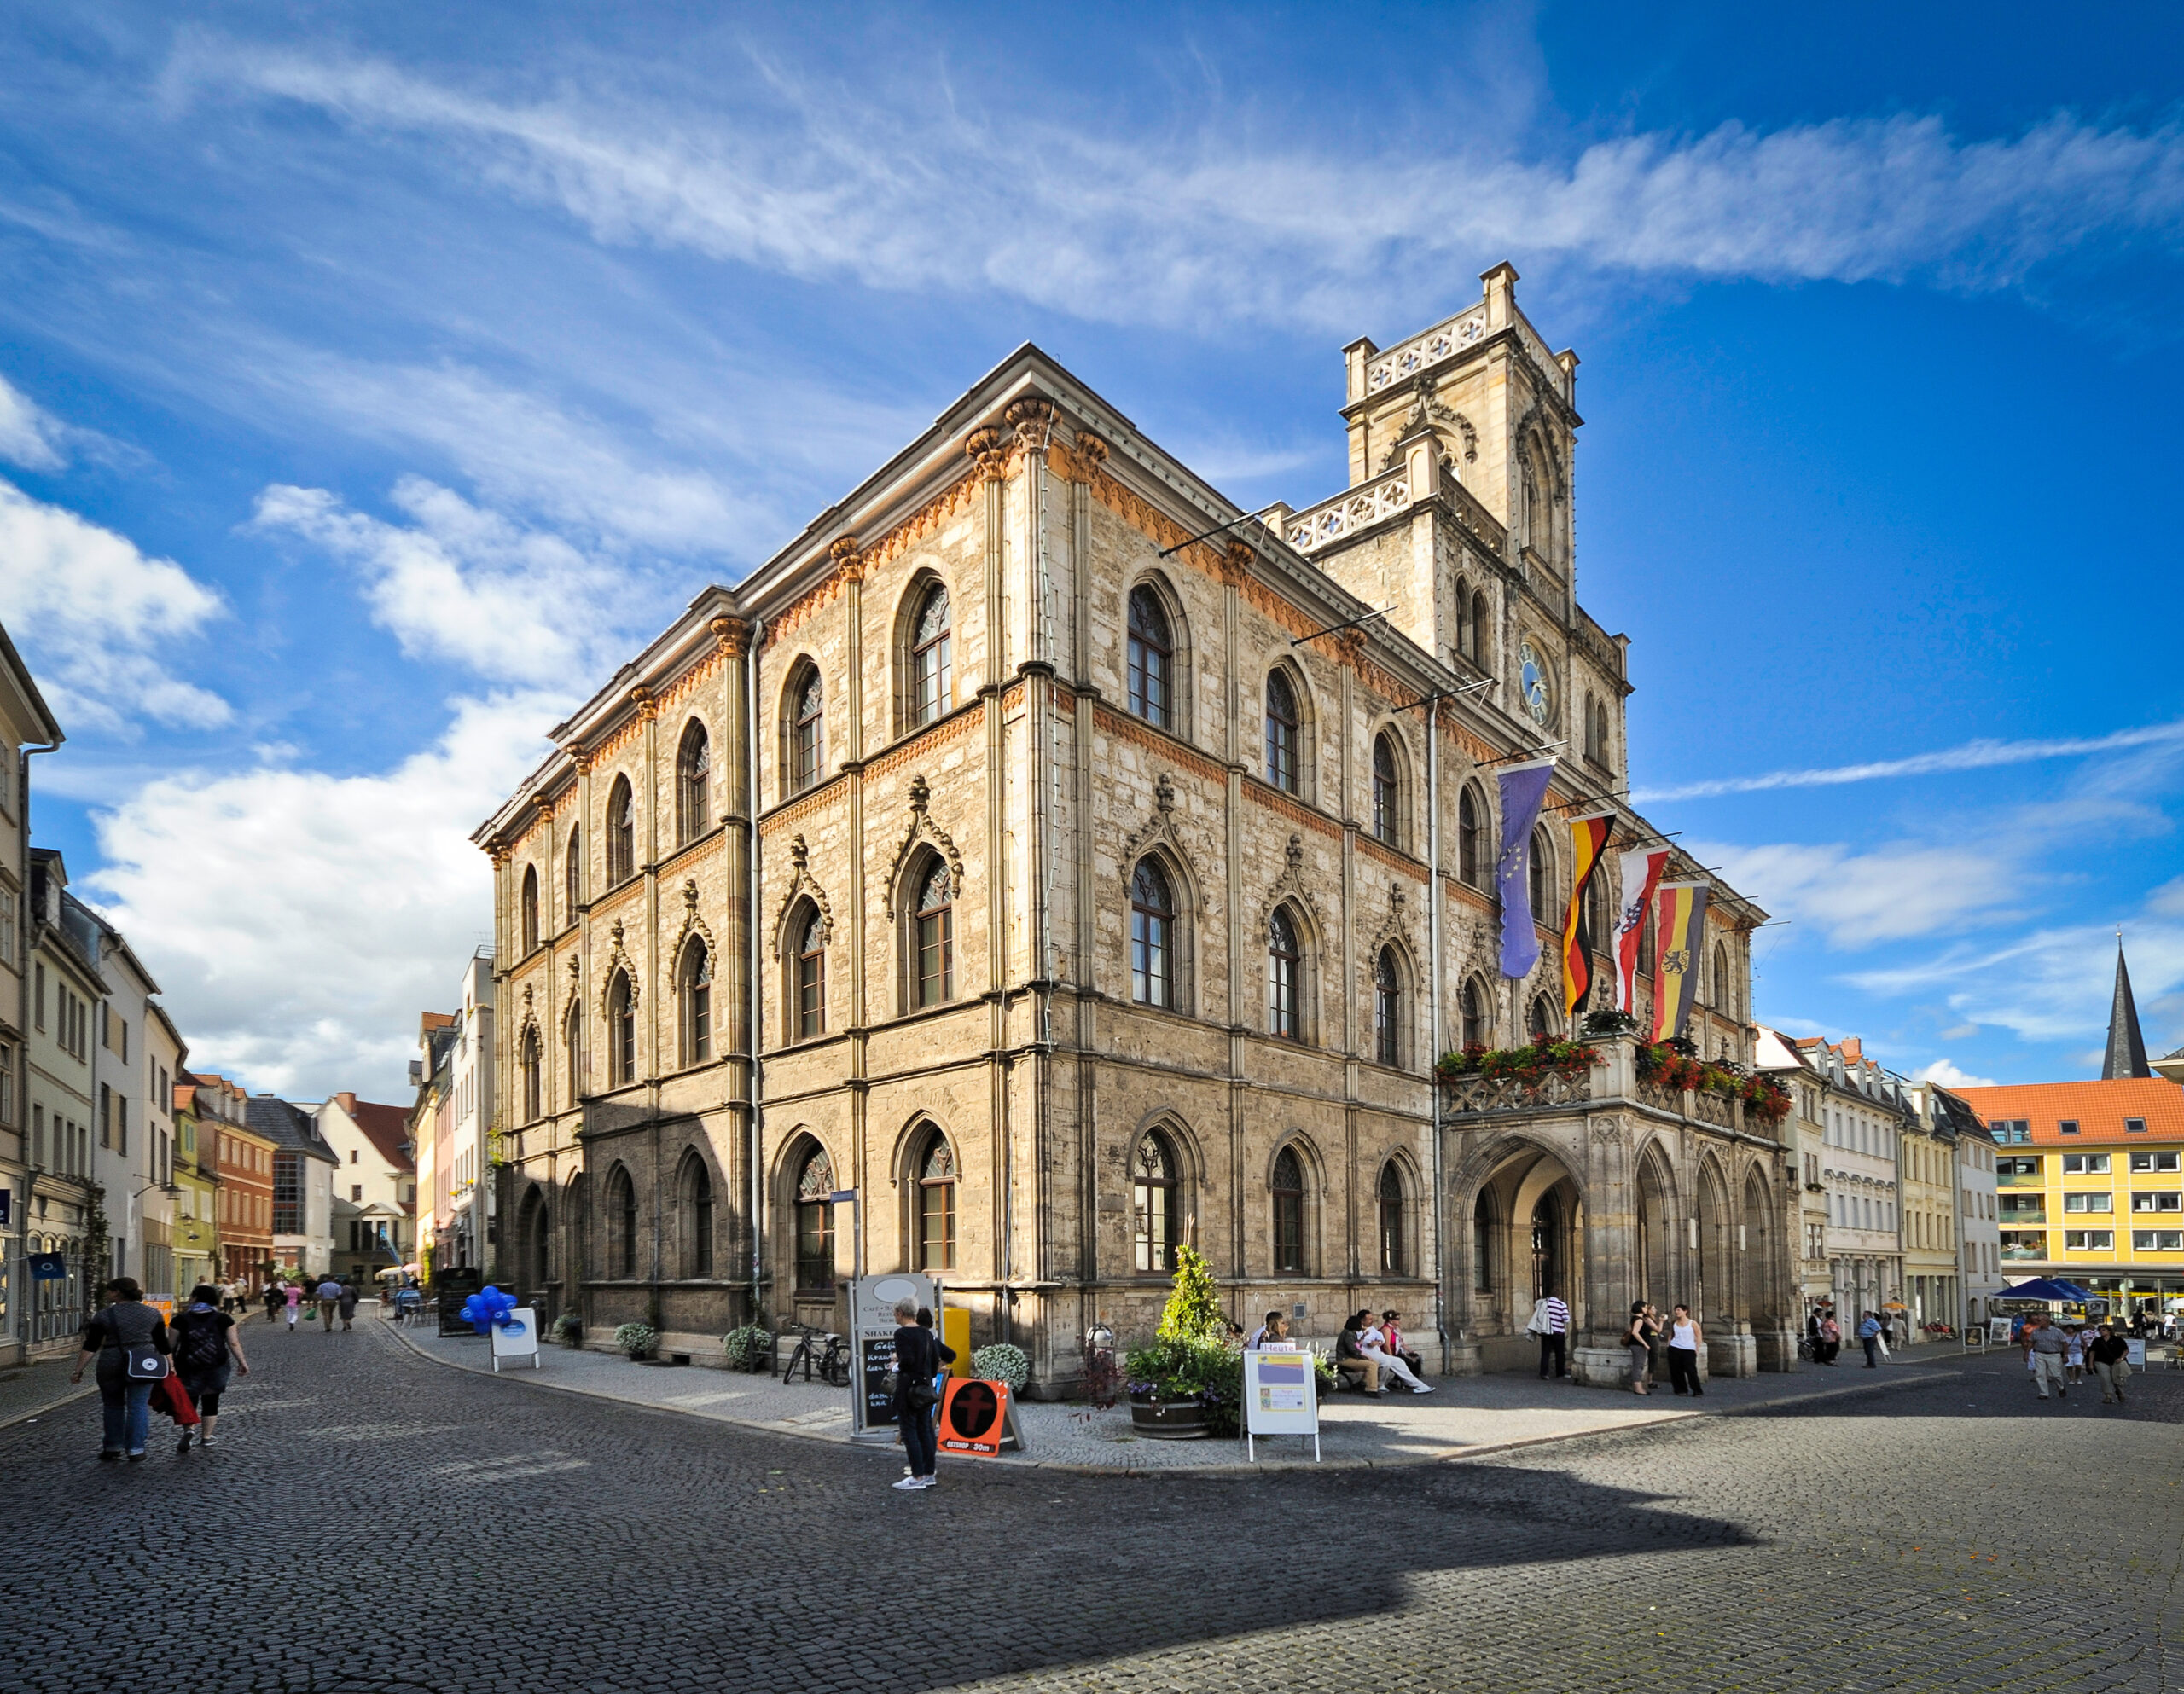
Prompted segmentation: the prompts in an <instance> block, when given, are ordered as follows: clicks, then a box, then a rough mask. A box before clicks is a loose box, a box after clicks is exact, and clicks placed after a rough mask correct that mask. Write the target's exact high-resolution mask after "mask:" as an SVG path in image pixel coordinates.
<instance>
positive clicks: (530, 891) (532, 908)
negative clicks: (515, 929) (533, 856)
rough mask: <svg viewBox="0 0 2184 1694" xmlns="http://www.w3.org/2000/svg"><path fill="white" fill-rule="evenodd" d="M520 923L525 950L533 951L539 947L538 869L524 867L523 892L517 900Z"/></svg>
mask: <svg viewBox="0 0 2184 1694" xmlns="http://www.w3.org/2000/svg"><path fill="white" fill-rule="evenodd" d="M517 906H518V908H519V911H518V922H519V925H520V928H521V930H522V931H523V950H524V951H525V952H526V953H530V952H531V951H533V950H534V949H536V948H537V945H538V867H537V866H536V865H526V866H525V867H523V892H522V893H521V895H520V896H518V899H517Z"/></svg>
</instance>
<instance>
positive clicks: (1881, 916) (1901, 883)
mask: <svg viewBox="0 0 2184 1694" xmlns="http://www.w3.org/2000/svg"><path fill="white" fill-rule="evenodd" d="M1692 850H1693V852H1695V853H1698V854H1699V855H1700V856H1702V857H1703V858H1705V859H1706V860H1709V861H1717V862H1719V863H1720V864H1721V866H1722V872H1723V874H1724V875H1725V876H1726V878H1727V879H1728V882H1729V884H1730V885H1731V886H1732V887H1734V888H1736V889H1739V890H1740V891H1742V892H1744V893H1745V894H1747V895H1750V896H1751V897H1752V898H1753V899H1755V900H1757V902H1759V903H1760V904H1761V905H1762V906H1763V907H1765V908H1767V909H1768V910H1769V912H1770V913H1772V914H1775V916H1777V917H1787V918H1789V919H1791V920H1793V921H1795V922H1797V923H1800V924H1805V925H1810V926H1812V927H1813V928H1815V929H1817V930H1819V931H1821V933H1822V934H1823V935H1824V936H1825V937H1827V941H1828V942H1829V943H1831V944H1832V945H1834V946H1837V947H1864V946H1868V945H1870V944H1871V943H1874V942H1879V941H1895V940H1901V939H1903V938H1905V937H1910V936H1921V935H1931V934H1934V933H1935V932H1937V931H1942V930H1949V929H1954V928H1956V927H1958V926H1960V925H1963V924H1966V923H1967V922H1970V921H1972V920H1988V919H1993V918H1995V917H1997V916H2000V915H2002V914H2001V911H2000V908H2001V907H2002V906H2003V905H2004V904H2005V902H2008V901H2009V900H2011V899H2012V898H2013V896H2015V894H2016V892H2017V883H2018V873H2017V868H2016V867H2015V866H2014V865H2013V863H2012V862H2010V861H2009V860H2007V859H2005V858H2003V857H2001V856H1999V855H1996V854H1994V853H1989V852H1985V851H1983V850H1979V849H1977V848H1972V847H1929V846H1920V845H1918V844H1913V843H1897V844H1893V845H1890V846H1885V847H1880V848H1876V849H1874V850H1873V851H1871V852H1865V853H1854V852H1853V851H1851V850H1850V848H1848V847H1846V846H1844V845H1841V844H1820V845H1811V846H1807V845H1803V844H1796V843H1788V842H1785V843H1777V844H1770V845H1765V846H1758V847H1734V846H1723V845H1716V844H1693V845H1692Z"/></svg>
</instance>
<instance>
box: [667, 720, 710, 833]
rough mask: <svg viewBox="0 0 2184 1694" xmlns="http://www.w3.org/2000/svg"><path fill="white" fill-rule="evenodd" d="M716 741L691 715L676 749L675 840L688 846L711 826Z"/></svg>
mask: <svg viewBox="0 0 2184 1694" xmlns="http://www.w3.org/2000/svg"><path fill="white" fill-rule="evenodd" d="M712 815H713V744H712V738H711V737H710V736H708V735H707V734H706V726H705V725H704V724H702V723H700V722H698V720H697V719H696V718H692V719H691V720H690V722H689V723H688V726H686V727H685V728H684V729H683V744H682V745H681V746H680V747H678V748H677V749H676V753H675V844H676V845H677V846H678V847H687V846H688V845H689V844H691V843H692V842H693V841H695V840H696V839H697V838H699V837H700V836H701V835H703V834H704V833H705V832H706V830H708V829H710V828H711V827H712Z"/></svg>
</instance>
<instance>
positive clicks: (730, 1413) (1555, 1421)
mask: <svg viewBox="0 0 2184 1694" xmlns="http://www.w3.org/2000/svg"><path fill="white" fill-rule="evenodd" d="M386 1330H387V1332H388V1333H389V1334H390V1335H392V1336H395V1337H398V1338H399V1339H400V1340H401V1341H403V1342H404V1343H406V1344H407V1345H408V1346H410V1348H411V1349H414V1350H415V1351H416V1352H417V1353H419V1354H421V1355H423V1356H424V1357H426V1358H428V1359H431V1360H435V1361H436V1362H438V1363H440V1364H443V1365H448V1366H453V1367H455V1368H456V1369H458V1370H467V1371H474V1372H481V1373H485V1374H491V1372H492V1362H491V1355H490V1353H489V1351H488V1349H487V1345H486V1343H485V1340H484V1339H483V1337H468V1336H463V1337H443V1336H440V1335H439V1334H437V1333H436V1332H434V1331H433V1330H431V1329H430V1328H428V1327H427V1326H422V1325H410V1326H404V1325H394V1324H388V1325H386ZM1922 1353H1923V1356H1922V1354H1920V1353H1914V1354H1911V1355H1903V1354H1898V1355H1895V1356H1894V1357H1892V1358H1891V1360H1890V1362H1889V1364H1888V1365H1887V1366H1884V1367H1882V1368H1881V1369H1880V1370H1879V1371H1877V1372H1873V1373H1872V1374H1871V1375H1870V1376H1868V1373H1867V1372H1866V1370H1865V1369H1864V1368H1863V1367H1862V1366H1844V1367H1840V1368H1836V1369H1827V1368H1811V1369H1807V1370H1803V1371H1798V1372H1787V1373H1780V1372H1776V1373H1769V1374H1767V1375H1763V1376H1758V1377H1746V1378H1734V1379H1731V1378H1717V1379H1716V1380H1715V1381H1713V1382H1711V1383H1710V1384H1708V1385H1707V1392H1706V1395H1705V1398H1704V1399H1703V1400H1701V1401H1691V1400H1687V1399H1683V1400H1680V1399H1677V1398H1676V1397H1674V1396H1673V1395H1670V1393H1669V1391H1668V1389H1666V1388H1662V1389H1658V1390H1657V1391H1656V1392H1655V1393H1653V1395H1649V1396H1647V1397H1646V1398H1644V1399H1641V1398H1640V1397H1639V1396H1637V1395H1634V1394H1630V1393H1629V1392H1628V1391H1618V1390H1613V1389H1583V1388H1578V1387H1577V1386H1575V1385H1574V1384H1571V1383H1570V1382H1568V1381H1566V1380H1565V1381H1562V1382H1552V1383H1549V1382H1541V1381H1539V1380H1538V1379H1537V1378H1534V1377H1531V1376H1529V1375H1525V1374H1516V1375H1507V1376H1489V1377H1449V1378H1440V1379H1439V1380H1438V1384H1437V1386H1438V1392H1437V1393H1435V1394H1432V1395H1419V1396H1415V1397H1414V1396H1411V1395H1391V1396H1390V1397H1389V1398H1387V1399H1385V1400H1374V1401H1368V1400H1366V1399H1364V1398H1363V1397H1362V1396H1361V1395H1352V1394H1341V1395H1335V1396H1333V1398H1331V1399H1329V1400H1328V1401H1326V1402H1324V1403H1323V1405H1322V1407H1321V1415H1320V1422H1321V1454H1322V1459H1321V1468H1329V1467H1333V1468H1336V1469H1360V1468H1374V1469H1385V1468H1390V1467H1395V1466H1402V1465H1434V1464H1442V1463H1445V1462H1447V1461H1449V1460H1451V1459H1472V1458H1477V1457H1479V1456H1481V1455H1483V1454H1486V1453H1502V1452H1507V1451H1508V1450H1510V1449H1512V1448H1515V1447H1529V1446H1532V1445H1534V1444H1536V1443H1538V1442H1554V1441H1568V1440H1572V1439H1575V1438H1577V1437H1580V1436H1594V1435H1602V1434H1607V1433H1611V1432H1613V1431H1617V1430H1633V1429H1641V1428H1645V1427H1647V1426H1649V1425H1653V1424H1668V1423H1674V1422H1677V1421H1679V1420H1681V1419H1683V1418H1697V1417H1710V1416H1726V1415H1734V1414H1736V1413H1751V1412H1763V1411H1769V1410H1773V1409H1775V1408H1776V1407H1789V1406H1798V1405H1804V1404H1806V1403H1809V1402H1810V1401H1815V1400H1829V1399H1834V1398H1837V1397H1838V1396H1842V1395H1857V1394H1864V1393H1870V1392H1872V1391H1873V1390H1875V1389H1884V1388H1896V1387H1909V1386H1914V1385H1916V1384H1920V1383H1924V1382H1930V1381H1931V1380H1933V1379H1934V1378H1936V1377H1937V1376H1938V1375H1943V1374H1947V1373H1949V1372H1951V1371H1953V1370H1955V1369H1957V1368H1960V1366H1961V1360H1960V1356H1959V1355H1957V1354H1956V1353H1955V1352H1954V1351H1949V1352H1944V1351H1943V1349H1940V1348H1938V1347H1935V1348H1931V1349H1922ZM540 1366H541V1367H540V1368H539V1369H537V1370H536V1371H534V1370H532V1369H531V1368H530V1366H528V1365H527V1364H526V1365H524V1366H520V1367H517V1368H514V1369H509V1368H506V1367H504V1368H503V1369H502V1371H501V1372H499V1378H498V1379H500V1380H504V1381H508V1382H514V1383H525V1384H531V1386H533V1387H537V1388H546V1389H556V1390H559V1391H561V1392H565V1393H570V1394H583V1395H592V1396H594V1397H595V1398H599V1399H604V1400H615V1401H623V1402H624V1403H626V1404H629V1405H632V1406H643V1407H651V1408H652V1409H653V1410H656V1411H663V1412H679V1413H686V1414H688V1415H690V1416H694V1417H700V1418H712V1419H714V1420H716V1421H717V1422H720V1423H725V1424H737V1425H740V1426H741V1427H743V1428H746V1429H754V1430H769V1431H770V1432H772V1433H773V1434H775V1435H784V1436H797V1437H799V1438H801V1439H804V1440H820V1441H831V1442H848V1440H849V1438H850V1406H849V1393H850V1391H849V1390H848V1389H839V1388H828V1387H827V1386H826V1385H825V1384H821V1383H818V1382H816V1381H815V1382H813V1383H810V1384H805V1383H804V1381H803V1380H802V1378H799V1379H798V1380H797V1381H796V1382H794V1383H792V1384H786V1385H784V1384H782V1382H781V1379H780V1378H777V1377H774V1376H752V1375H746V1374H744V1373H742V1372H726V1371H717V1370H709V1369H704V1368H677V1367H675V1366H656V1365H638V1364H633V1363H631V1362H630V1360H627V1359H624V1358H623V1357H622V1356H621V1355H619V1354H613V1353H599V1352H592V1351H572V1350H571V1349H567V1348H562V1347H549V1348H547V1349H545V1350H544V1351H543V1354H542V1355H541V1358H540ZM1019 1414H1020V1418H1021V1421H1022V1424H1023V1427H1024V1438H1025V1444H1026V1447H1027V1449H1028V1450H1027V1451H1026V1452H1025V1453H1020V1454H1009V1455H1006V1456H1004V1457H1003V1458H1002V1459H1001V1460H1000V1461H998V1462H1000V1463H1002V1464H1004V1465H1024V1466H1026V1467H1033V1468H1039V1469H1045V1470H1060V1471H1083V1472H1093V1473H1117V1472H1120V1473H1125V1474H1138V1473H1145V1474H1159V1475H1161V1476H1188V1475H1211V1474H1220V1475H1235V1474H1238V1473H1240V1472H1246V1471H1251V1470H1253V1469H1257V1470H1259V1471H1266V1470H1269V1469H1271V1470H1295V1469H1299V1468H1302V1469H1306V1470H1310V1469H1311V1468H1313V1465H1312V1460H1311V1458H1310V1453H1309V1451H1306V1452H1305V1453H1304V1455H1303V1456H1301V1457H1300V1456H1298V1442H1297V1441H1296V1440H1295V1438H1288V1439H1283V1438H1279V1437H1268V1436H1261V1437H1260V1439H1259V1442H1258V1448H1259V1459H1258V1465H1256V1466H1252V1465H1248V1464H1247V1463H1246V1459H1245V1456H1244V1447H1243V1443H1242V1442H1220V1441H1187V1442H1177V1441H1158V1440H1147V1439H1145V1438H1144V1437H1142V1436H1136V1435H1134V1434H1133V1433H1132V1432H1131V1430H1130V1410H1129V1407H1127V1406H1118V1407H1113V1408H1112V1409H1111V1410H1108V1411H1106V1412H1097V1411H1095V1410H1093V1409H1092V1408H1091V1407H1089V1406H1077V1405H1068V1404H1040V1403H1035V1402H1031V1401H1025V1402H1021V1403H1019ZM979 1462H981V1463H992V1462H995V1461H991V1460H982V1461H979Z"/></svg>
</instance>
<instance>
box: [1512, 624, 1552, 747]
mask: <svg viewBox="0 0 2184 1694" xmlns="http://www.w3.org/2000/svg"><path fill="white" fill-rule="evenodd" d="M1517 687H1518V691H1519V693H1521V694H1522V695H1523V696H1524V701H1525V711H1528V712H1530V713H1531V718H1532V722H1535V723H1536V724H1537V725H1539V727H1540V728H1542V729H1544V728H1547V721H1548V718H1549V717H1551V716H1554V685H1553V684H1552V683H1551V682H1548V675H1547V661H1546V660H1545V659H1543V658H1541V657H1540V656H1539V649H1538V648H1537V647H1534V646H1533V645H1532V644H1531V638H1530V637H1529V636H1527V637H1526V638H1525V640H1524V641H1520V642H1519V643H1518V644H1517Z"/></svg>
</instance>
